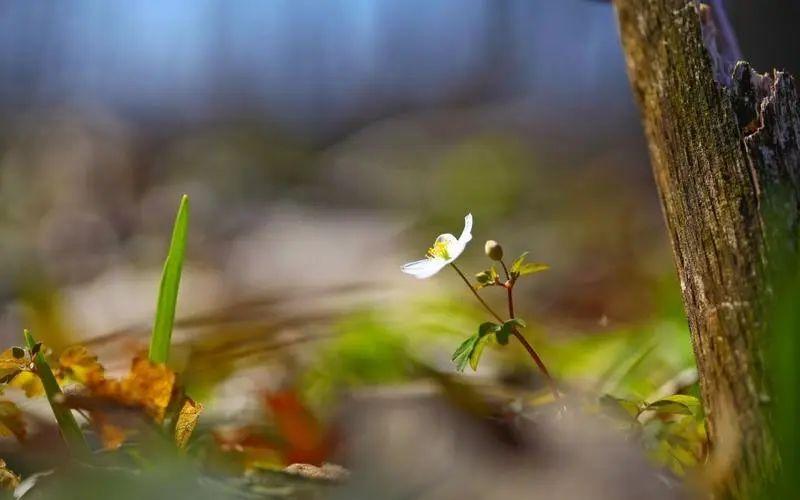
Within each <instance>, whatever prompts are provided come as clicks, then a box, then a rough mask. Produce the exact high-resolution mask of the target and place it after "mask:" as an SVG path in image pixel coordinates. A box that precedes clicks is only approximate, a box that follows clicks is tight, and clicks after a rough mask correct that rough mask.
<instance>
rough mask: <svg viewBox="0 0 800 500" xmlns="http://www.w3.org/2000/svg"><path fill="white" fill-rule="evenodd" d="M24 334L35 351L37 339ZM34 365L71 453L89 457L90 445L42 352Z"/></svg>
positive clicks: (28, 344) (34, 358) (29, 333)
mask: <svg viewBox="0 0 800 500" xmlns="http://www.w3.org/2000/svg"><path fill="white" fill-rule="evenodd" d="M24 334H25V344H27V346H28V349H29V350H31V349H33V347H34V346H35V345H36V339H34V338H33V335H31V332H29V331H28V330H25V331H24ZM33 364H34V367H35V368H36V375H38V376H39V380H41V381H42V386H43V387H44V392H45V394H46V395H47V401H48V402H49V403H50V408H52V409H53V415H55V417H56V422H57V423H58V428H59V430H60V431H61V437H62V438H64V442H66V443H67V447H68V448H69V450H70V452H71V453H72V454H73V455H76V456H86V455H88V454H89V445H88V444H86V439H85V438H84V437H83V432H81V429H80V427H78V422H76V421H75V417H74V416H72V411H71V410H70V409H69V408H67V407H66V406H64V403H63V401H64V393H63V392H61V387H59V386H58V382H57V381H56V377H55V376H54V375H53V371H52V370H51V369H50V365H49V364H48V363H47V360H46V359H44V356H43V355H42V353H41V352H38V353H36V356H34V357H33Z"/></svg>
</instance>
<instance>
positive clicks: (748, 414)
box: [615, 0, 800, 497]
mask: <svg viewBox="0 0 800 500" xmlns="http://www.w3.org/2000/svg"><path fill="white" fill-rule="evenodd" d="M615 5H616V9H617V16H618V21H619V28H620V36H621V39H622V45H623V49H624V51H625V56H626V60H627V66H628V73H629V78H630V81H631V86H632V88H633V92H634V94H635V96H636V98H637V100H638V103H639V105H640V108H641V111H642V117H643V123H644V128H645V132H646V136H647V140H648V143H649V148H650V156H651V160H652V166H653V173H654V175H655V180H656V184H657V186H658V189H659V194H660V197H661V202H662V208H663V212H664V217H665V219H666V223H667V228H668V230H669V234H670V239H671V242H672V247H673V252H674V258H675V263H676V266H677V268H678V275H679V278H680V283H681V291H682V294H683V300H684V306H685V309H686V314H687V317H688V321H689V327H690V330H691V334H692V340H693V344H694V351H695V355H696V358H697V366H698V371H699V374H700V382H701V390H702V395H703V400H704V406H705V408H706V412H707V415H708V418H707V428H708V432H709V437H710V439H711V442H712V445H714V447H715V448H716V449H717V450H726V453H732V455H730V456H728V457H726V458H728V459H730V463H731V464H732V465H731V470H730V471H729V472H730V474H729V475H728V477H729V479H728V480H727V483H726V486H725V490H726V492H727V493H731V494H733V495H734V496H740V497H743V496H746V495H747V489H748V488H749V487H750V486H752V484H754V483H753V480H758V479H764V478H769V477H771V476H772V475H773V474H774V472H775V470H776V467H777V464H778V460H777V455H776V452H775V443H774V440H773V437H772V436H771V434H770V431H769V425H768V423H769V406H770V404H769V403H770V390H769V383H768V377H767V374H766V366H765V354H764V353H765V343H766V342H765V338H766V332H767V321H766V313H767V311H768V308H769V306H770V302H771V297H772V289H773V287H772V284H771V280H772V273H773V271H774V270H775V269H774V261H773V258H772V256H774V255H776V254H777V253H779V252H785V251H786V250H789V251H790V252H795V251H796V248H797V243H798V241H797V234H798V231H797V229H798V220H799V215H800V210H798V200H800V182H799V181H798V179H800V147H799V146H798V144H800V115H798V110H800V104H798V99H797V93H796V90H795V86H794V82H793V80H792V78H791V76H789V75H787V74H786V73H782V72H778V71H775V72H773V73H772V74H770V75H759V74H757V73H756V72H755V71H753V70H752V69H751V68H750V66H749V65H748V64H746V63H738V64H736V66H735V68H734V70H733V72H732V75H731V74H730V73H727V72H726V71H725V70H729V69H730V65H726V61H725V60H724V58H723V57H722V55H721V54H719V53H718V52H717V51H716V49H717V46H718V45H721V43H720V44H718V43H716V42H717V39H716V38H715V37H716V36H717V35H718V33H719V32H717V31H715V26H714V25H713V19H714V16H712V15H711V12H710V11H709V9H710V8H709V7H708V6H705V5H700V4H698V3H697V2H696V1H693V0H616V2H615ZM722 42H724V41H722Z"/></svg>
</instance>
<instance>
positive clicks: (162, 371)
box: [87, 357, 175, 423]
mask: <svg viewBox="0 0 800 500" xmlns="http://www.w3.org/2000/svg"><path fill="white" fill-rule="evenodd" d="M87 386H88V387H89V389H90V390H91V391H92V393H93V394H94V395H95V396H101V397H106V398H109V399H112V400H114V401H116V402H118V403H120V404H122V405H125V406H133V407H136V406H138V407H141V408H143V409H144V410H145V412H146V413H147V414H148V415H150V416H151V417H153V419H154V420H155V421H156V422H159V423H161V422H162V421H163V420H164V413H165V411H166V409H167V405H169V402H170V399H172V390H173V388H174V387H175V373H174V372H172V371H171V370H170V369H169V368H167V367H166V365H163V364H155V363H152V362H150V360H148V359H146V358H143V357H136V358H134V360H133V363H132V365H131V371H130V373H129V374H128V375H127V376H126V377H125V378H123V379H122V380H108V379H100V380H94V381H89V383H87Z"/></svg>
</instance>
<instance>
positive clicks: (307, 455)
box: [266, 390, 331, 465]
mask: <svg viewBox="0 0 800 500" xmlns="http://www.w3.org/2000/svg"><path fill="white" fill-rule="evenodd" d="M266 403H267V407H268V408H269V410H270V412H271V413H272V417H273V418H274V420H275V424H276V426H277V427H278V431H279V432H280V434H281V438H283V440H284V443H285V448H284V450H283V453H284V458H285V460H286V461H287V462H288V463H289V464H292V463H297V462H300V463H307V464H314V465H321V464H322V463H323V462H324V461H325V459H326V458H327V456H328V455H329V453H330V448H331V439H330V436H329V434H328V432H327V431H326V429H324V428H323V426H322V424H321V423H320V422H319V421H318V420H317V418H316V417H315V416H314V415H313V414H312V413H311V411H310V410H309V409H308V408H307V407H306V406H305V405H304V404H303V402H302V401H301V400H300V398H299V397H298V396H297V393H296V392H294V391H291V390H286V391H281V392H276V393H272V394H268V395H267V396H266Z"/></svg>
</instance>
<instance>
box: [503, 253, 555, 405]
mask: <svg viewBox="0 0 800 500" xmlns="http://www.w3.org/2000/svg"><path fill="white" fill-rule="evenodd" d="M500 265H502V266H503V271H505V273H506V279H508V285H507V286H506V287H505V288H506V291H507V292H508V315H509V316H510V317H511V319H514V293H513V289H514V282H513V281H511V273H509V272H508V267H506V263H505V262H503V260H500ZM512 333H513V334H514V336H515V337H516V338H517V340H519V341H520V343H521V344H522V346H523V347H524V348H525V350H526V351H528V354H529V355H530V356H531V358H533V362H534V363H536V366H538V367H539V370H541V372H542V373H543V374H544V376H545V378H546V379H547V383H548V384H549V385H550V390H551V391H552V392H553V396H555V398H556V400H558V399H560V395H559V393H558V386H556V381H555V380H554V379H553V377H552V376H551V375H550V372H549V371H547V367H546V366H545V365H544V361H542V358H541V357H540V356H539V354H538V353H537V352H536V350H535V349H534V348H533V346H532V345H531V344H530V342H528V340H527V339H526V338H525V337H523V336H522V334H521V333H520V332H519V330H517V329H516V328H514V330H512Z"/></svg>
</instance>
